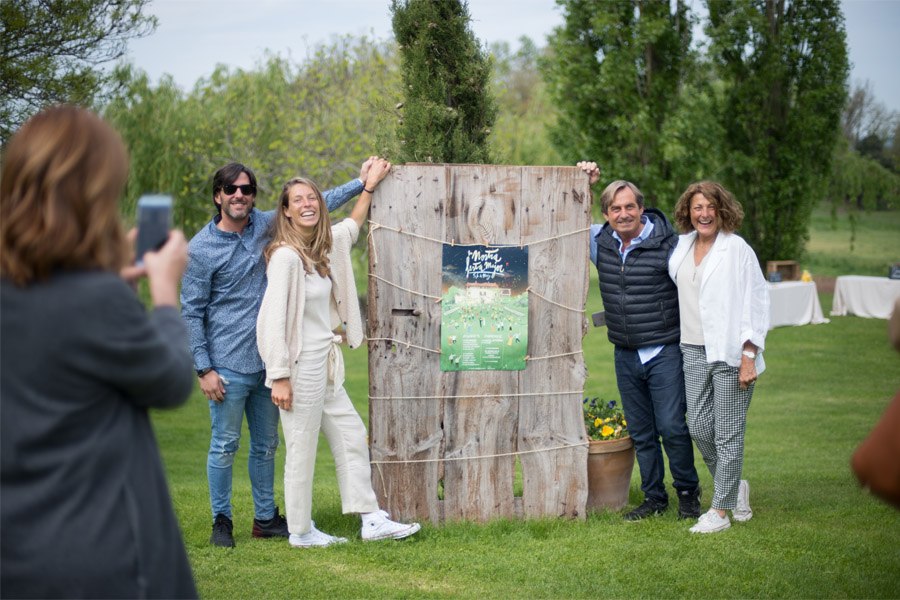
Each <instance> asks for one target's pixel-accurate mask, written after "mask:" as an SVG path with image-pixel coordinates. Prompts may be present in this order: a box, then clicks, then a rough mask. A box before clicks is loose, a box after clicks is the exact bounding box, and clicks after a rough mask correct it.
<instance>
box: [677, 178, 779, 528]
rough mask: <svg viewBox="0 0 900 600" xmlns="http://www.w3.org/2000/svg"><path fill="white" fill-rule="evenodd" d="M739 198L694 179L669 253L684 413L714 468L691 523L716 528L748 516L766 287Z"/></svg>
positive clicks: (679, 209)
mask: <svg viewBox="0 0 900 600" xmlns="http://www.w3.org/2000/svg"><path fill="white" fill-rule="evenodd" d="M743 217H744V212H743V209H742V208H741V205H740V204H739V203H738V202H737V201H736V200H735V199H734V196H732V194H731V193H730V192H729V191H728V190H726V189H725V188H724V187H722V186H721V185H720V184H718V183H715V182H711V181H701V182H698V183H693V184H691V185H690V186H689V187H688V189H687V190H686V191H685V192H684V193H683V194H682V195H681V198H679V200H678V203H677V204H676V206H675V223H676V224H677V225H678V227H679V228H680V229H681V231H683V232H686V233H685V234H684V235H681V236H679V239H678V245H677V246H676V248H675V250H674V251H673V253H672V256H671V258H670V260H669V275H670V276H671V277H672V279H673V280H674V281H675V283H676V285H677V286H678V301H679V306H680V312H681V350H682V354H683V357H684V383H685V393H686V397H687V421H688V429H689V430H690V432H691V437H692V438H693V439H694V442H695V443H696V444H697V447H698V448H699V449H700V453H701V454H702V455H703V460H704V461H705V462H706V466H707V467H708V468H709V471H710V473H711V474H712V476H713V482H714V491H713V498H712V503H711V508H710V510H709V511H708V512H706V513H704V514H703V515H701V516H700V519H699V520H698V521H697V523H696V524H695V525H694V526H693V527H691V532H693V533H714V532H717V531H722V530H724V529H727V528H728V527H730V526H731V521H730V520H729V519H728V514H727V511H728V510H731V511H732V514H733V516H734V519H735V520H736V521H747V520H749V519H750V518H751V517H752V516H753V511H752V510H751V509H750V485H749V484H748V483H747V481H746V480H744V479H741V475H742V469H743V461H744V432H745V431H746V427H747V409H748V408H749V406H750V398H751V396H752V395H753V388H754V383H755V382H756V379H757V377H759V375H760V374H761V373H762V372H763V371H764V370H765V368H766V366H765V361H764V360H763V356H762V353H763V349H764V347H765V341H766V333H767V332H768V330H769V289H768V285H767V284H766V280H765V278H764V277H763V274H762V270H761V269H760V266H759V261H758V259H757V257H756V254H755V253H754V252H753V249H752V248H751V247H750V246H749V245H748V244H747V242H745V241H744V240H743V238H741V237H740V236H738V235H737V234H735V233H734V232H735V231H736V230H737V229H738V228H739V227H740V225H741V222H742V220H743Z"/></svg>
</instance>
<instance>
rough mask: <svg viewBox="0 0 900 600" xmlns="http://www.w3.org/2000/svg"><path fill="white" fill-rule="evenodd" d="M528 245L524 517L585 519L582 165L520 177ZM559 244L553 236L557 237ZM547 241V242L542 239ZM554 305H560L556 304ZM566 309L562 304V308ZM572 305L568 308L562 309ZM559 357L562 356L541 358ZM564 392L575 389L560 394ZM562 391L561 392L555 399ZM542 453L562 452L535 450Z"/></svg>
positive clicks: (586, 218) (586, 199)
mask: <svg viewBox="0 0 900 600" xmlns="http://www.w3.org/2000/svg"><path fill="white" fill-rule="evenodd" d="M522 197H523V199H525V198H527V199H528V201H525V204H526V207H525V215H526V217H525V221H526V227H525V230H526V233H525V241H526V242H527V243H529V244H530V245H529V266H528V274H529V286H530V287H531V289H532V290H533V293H532V294H531V295H530V297H529V311H528V329H529V335H528V341H529V354H530V356H531V357H532V360H530V361H529V363H528V368H527V369H526V370H525V372H524V373H522V375H521V386H520V389H521V391H522V392H523V393H536V392H546V395H545V396H535V397H526V396H523V397H522V400H521V401H520V403H519V430H518V433H519V438H518V448H519V450H520V451H521V452H523V454H522V455H521V459H520V460H521V463H522V477H523V505H524V513H525V516H526V517H536V516H544V515H558V516H569V517H579V518H583V517H584V505H585V501H586V500H587V470H586V464H587V448H586V446H583V445H581V444H585V443H586V441H587V440H586V437H585V431H584V425H583V424H582V423H583V421H582V416H581V415H582V408H581V397H582V394H581V392H582V390H583V389H584V380H585V366H584V357H583V355H582V354H580V353H579V351H580V350H581V347H582V344H581V342H582V337H583V336H584V333H585V332H586V330H587V320H586V319H585V316H584V313H583V312H582V311H583V308H584V304H585V301H586V299H587V286H588V265H589V260H588V255H589V249H588V243H589V238H588V236H589V233H588V232H587V231H582V232H580V233H577V234H573V232H576V231H579V230H583V229H585V228H587V227H589V225H590V220H591V202H590V193H589V190H588V183H587V177H586V176H585V175H584V173H582V172H581V171H580V170H579V169H576V168H559V167H557V168H552V169H550V168H547V169H543V170H541V169H526V170H525V173H524V174H523V180H522ZM556 236H560V237H557V238H556V239H548V238H554V237H556ZM542 240H545V241H542ZM554 302H555V303H556V304H554ZM559 305H562V306H559ZM564 307H566V308H564ZM557 355H568V356H558V357H556V358H542V357H549V356H557ZM562 392H576V393H574V394H572V393H568V394H562ZM557 394H559V395H557ZM542 448H558V449H557V450H549V451H543V452H534V453H529V451H531V450H539V449H542Z"/></svg>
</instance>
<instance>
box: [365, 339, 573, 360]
mask: <svg viewBox="0 0 900 600" xmlns="http://www.w3.org/2000/svg"><path fill="white" fill-rule="evenodd" d="M366 339H367V341H369V342H389V343H391V344H393V345H395V346H402V347H404V348H406V349H407V350H408V349H410V348H416V349H417V350H422V351H424V352H431V353H433V354H443V352H441V350H440V349H437V350H435V349H434V348H427V347H425V346H419V345H416V344H413V343H411V342H409V341H406V342H404V341H402V340H397V339H394V338H366ZM583 353H584V351H583V350H576V351H575V352H564V353H562V354H550V355H547V356H531V355H526V356H525V361H526V362H527V361H532V360H547V359H550V358H562V357H564V356H575V355H578V354H583Z"/></svg>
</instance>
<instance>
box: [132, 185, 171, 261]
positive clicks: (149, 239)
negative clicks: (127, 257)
mask: <svg viewBox="0 0 900 600" xmlns="http://www.w3.org/2000/svg"><path fill="white" fill-rule="evenodd" d="M137 229H138V234H137V244H136V246H137V247H136V248H135V256H136V257H137V259H136V260H135V263H136V264H138V265H142V264H144V254H145V253H147V252H151V251H153V250H159V249H160V248H162V246H163V244H165V243H166V240H167V239H169V230H170V229H172V196H162V195H150V194H145V195H143V196H141V197H140V198H139V199H138V203H137Z"/></svg>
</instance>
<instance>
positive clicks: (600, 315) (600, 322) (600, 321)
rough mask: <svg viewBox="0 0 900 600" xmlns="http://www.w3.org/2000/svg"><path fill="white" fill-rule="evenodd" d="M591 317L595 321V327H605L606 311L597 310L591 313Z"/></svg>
mask: <svg viewBox="0 0 900 600" xmlns="http://www.w3.org/2000/svg"><path fill="white" fill-rule="evenodd" d="M591 318H592V319H593V321H594V327H603V326H604V325H606V311H605V310H601V311H600V312H595V313H594V314H592V315H591Z"/></svg>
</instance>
